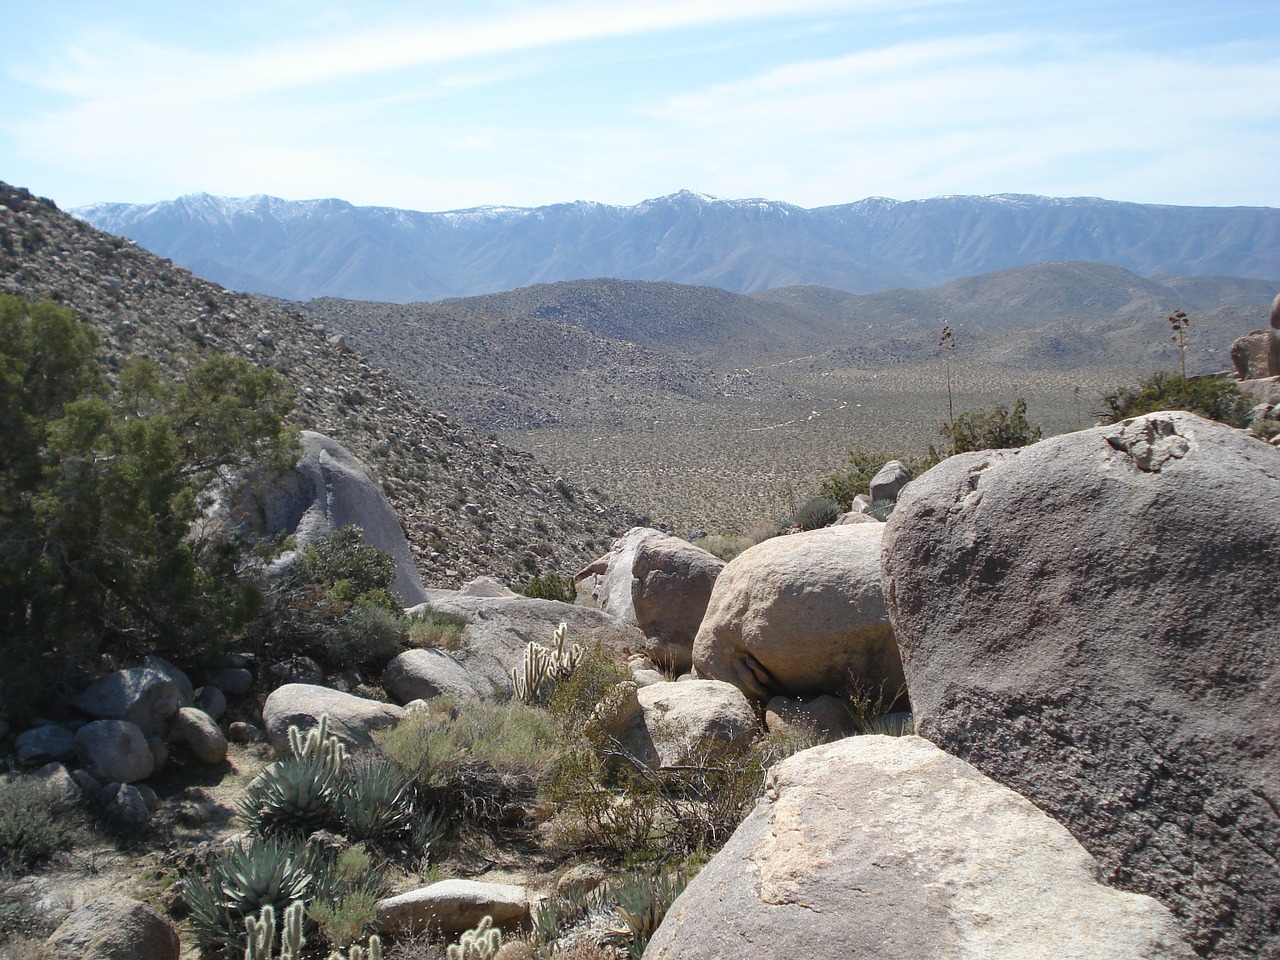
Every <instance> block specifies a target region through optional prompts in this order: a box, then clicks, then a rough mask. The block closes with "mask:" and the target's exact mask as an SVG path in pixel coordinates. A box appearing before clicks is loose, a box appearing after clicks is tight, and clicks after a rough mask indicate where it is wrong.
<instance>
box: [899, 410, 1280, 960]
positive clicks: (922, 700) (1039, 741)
mask: <svg viewBox="0 0 1280 960" xmlns="http://www.w3.org/2000/svg"><path fill="white" fill-rule="evenodd" d="M1277 503H1280V451H1277V450H1275V449H1274V448H1272V447H1270V446H1268V445H1267V444H1264V443H1261V442H1259V441H1258V440H1257V439H1255V438H1253V437H1251V436H1249V435H1247V434H1246V433H1244V432H1243V431H1238V430H1233V429H1231V428H1230V427H1227V426H1224V425H1222V424H1219V423H1214V422H1212V421H1208V420H1204V419H1201V418H1200V417H1197V416H1195V415H1194V414H1190V413H1183V412H1164V413H1152V414H1148V415H1146V416H1142V417H1137V418H1134V419H1131V420H1126V421H1124V422H1122V423H1119V424H1116V425H1113V426H1106V427H1097V428H1094V429H1090V430H1083V431H1080V432H1077V433H1072V434H1067V435H1064V436H1060V437H1053V438H1051V439H1048V440H1044V441H1041V442H1040V443H1037V444H1035V445H1033V446H1030V447H1025V448H1023V449H1021V450H1006V451H987V452H984V453H975V454H965V455H961V456H958V457H952V458H950V459H948V460H945V461H943V463H941V464H939V465H938V466H937V467H935V468H934V469H933V470H930V471H929V472H928V473H926V474H925V475H924V476H922V477H920V478H919V479H918V480H916V481H914V482H913V483H912V484H911V486H910V487H909V488H908V489H907V491H906V492H904V494H903V496H902V499H901V500H900V501H899V503H898V507H897V509H896V511H895V512H894V514H893V517H892V518H891V519H890V521H889V523H888V524H887V529H886V532H885V538H884V568H885V592H886V596H887V598H888V601H889V609H890V614H891V616H892V618H893V624H894V630H895V632H896V634H897V636H898V642H899V644H900V646H901V648H902V656H903V661H904V665H905V667H906V673H907V682H908V685H909V686H910V689H911V701H912V705H913V707H914V708H915V711H916V724H917V728H918V730H919V731H920V732H921V733H922V734H923V735H924V736H926V737H928V738H929V739H930V740H932V741H934V742H935V743H937V744H938V745H939V746H940V747H942V748H943V749H944V750H947V751H948V752H950V753H953V754H955V755H957V756H959V757H962V758H964V759H966V760H968V761H969V762H971V763H973V765H974V766H976V767H978V768H979V769H980V770H982V771H983V772H984V773H986V774H988V775H989V776H991V777H993V778H995V779H997V780H999V781H1000V782H1002V783H1005V784H1007V785H1009V786H1010V787H1012V788H1013V789H1015V790H1017V791H1019V792H1020V793H1022V794H1023V795H1024V796H1026V797H1028V798H1029V799H1030V800H1032V801H1033V802H1034V803H1035V804H1036V805H1037V806H1039V807H1040V808H1041V809H1043V810H1045V811H1046V812H1047V813H1049V814H1050V815H1051V816H1053V817H1055V818H1056V819H1058V820H1059V821H1060V822H1061V823H1063V824H1064V825H1066V826H1067V827H1068V828H1069V829H1070V830H1071V832H1072V833H1073V834H1074V835H1075V836H1077V837H1078V838H1079V839H1080V841H1081V842H1082V843H1083V844H1084V846H1085V847H1086V848H1087V849H1089V851H1090V852H1091V853H1092V854H1093V855H1094V856H1095V857H1097V859H1098V862H1099V864H1100V867H1101V869H1102V871H1103V873H1102V876H1103V878H1104V879H1107V880H1110V881H1114V882H1116V883H1118V884H1121V885H1124V886H1126V887H1128V888H1131V889H1135V890H1138V891H1140V892H1144V893H1149V894H1151V895H1152V896H1154V897H1156V898H1157V899H1159V900H1161V901H1162V902H1163V903H1165V904H1166V905H1167V906H1168V907H1169V908H1170V909H1171V910H1173V912H1174V914H1175V915H1177V916H1178V917H1179V918H1180V920H1181V921H1182V922H1183V924H1184V925H1185V929H1186V930H1187V931H1189V933H1188V937H1189V939H1190V940H1191V943H1192V945H1193V946H1194V947H1195V948H1196V949H1197V950H1198V951H1199V952H1202V953H1203V954H1204V955H1205V956H1223V957H1245V956H1249V957H1253V956H1273V957H1274V956H1280V871H1277V870H1276V860H1275V856H1276V851H1277V850H1280V810H1278V809H1277V807H1278V804H1277V798H1280V725H1277V724H1276V723H1275V722H1274V718H1276V717H1278V716H1280V617H1277V611H1278V610H1280V577H1277V576H1276V571H1277V570H1280V510H1277V509H1276V505H1277ZM1261 718H1267V719H1265V720H1262V719H1261ZM1267 951H1270V952H1269V953H1268V952H1267Z"/></svg>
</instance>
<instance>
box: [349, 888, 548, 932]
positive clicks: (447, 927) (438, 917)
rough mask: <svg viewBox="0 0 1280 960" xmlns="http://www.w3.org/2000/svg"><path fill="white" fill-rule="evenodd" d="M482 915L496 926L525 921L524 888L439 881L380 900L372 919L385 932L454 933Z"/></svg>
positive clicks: (467, 926)
mask: <svg viewBox="0 0 1280 960" xmlns="http://www.w3.org/2000/svg"><path fill="white" fill-rule="evenodd" d="M485 917H491V918H492V919H493V922H494V924H495V925H497V926H499V927H502V926H507V925H510V924H513V923H520V922H522V921H524V920H527V919H528V917H529V898H528V895H527V894H526V892H525V889H524V887H519V886H516V885H514V884H510V883H482V882H480V881H478V880H441V881H440V882H439V883H433V884H431V885H430V886H426V887H419V888H418V889H416V890H410V891H408V892H407V893H402V894H399V895H397V896H394V897H386V898H385V899H382V900H379V901H378V904H377V919H376V921H375V922H376V924H377V927H378V929H379V930H381V931H382V932H384V933H392V934H399V933H405V932H421V931H424V930H430V931H433V932H439V933H442V934H445V935H456V934H459V933H462V932H463V931H465V930H469V929H471V928H472V927H474V926H475V925H476V924H477V923H479V922H480V921H481V920H483V919H484V918H485Z"/></svg>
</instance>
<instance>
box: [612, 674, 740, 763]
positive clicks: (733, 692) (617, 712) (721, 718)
mask: <svg viewBox="0 0 1280 960" xmlns="http://www.w3.org/2000/svg"><path fill="white" fill-rule="evenodd" d="M623 688H624V689H626V694H627V699H626V700H625V701H623V700H622V698H619V703H617V704H615V709H614V711H613V712H612V715H611V716H610V717H609V718H608V723H607V724H606V727H605V729H606V731H607V732H608V733H609V734H610V735H611V736H612V737H613V738H614V739H615V740H616V741H617V743H618V745H619V746H621V747H622V748H623V749H624V750H626V751H627V753H628V754H630V755H631V757H633V758H634V759H635V760H638V761H639V762H640V763H642V764H644V765H645V766H647V767H649V768H650V769H658V768H661V767H680V766H686V765H689V764H700V763H705V762H706V761H707V760H708V759H709V758H712V757H715V756H719V755H723V754H724V753H729V752H736V751H741V750H745V749H746V748H747V747H748V746H749V745H750V744H751V741H752V740H753V739H755V737H756V736H757V735H758V734H759V733H760V732H761V728H760V724H759V722H758V721H757V720H756V715H755V711H754V710H753V709H752V707H751V704H750V703H748V702H747V699H746V697H744V696H743V695H742V691H740V690H739V689H738V688H737V687H735V686H733V685H732V684H728V683H723V682H721V681H718V680H687V681H684V682H681V683H673V682H670V681H663V682H661V683H653V684H648V685H646V686H643V687H638V688H635V687H633V686H632V685H631V684H624V685H623ZM628 688H629V689H628ZM632 690H634V696H633V695H632Z"/></svg>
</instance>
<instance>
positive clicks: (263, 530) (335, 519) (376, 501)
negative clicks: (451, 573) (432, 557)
mask: <svg viewBox="0 0 1280 960" xmlns="http://www.w3.org/2000/svg"><path fill="white" fill-rule="evenodd" d="M301 439H302V457H301V459H300V460H299V461H298V463H297V466H295V467H294V468H293V470H292V471H291V472H289V473H288V474H287V475H286V476H285V477H283V478H278V479H274V480H264V479H257V480H255V481H254V482H253V483H251V484H249V485H248V487H247V488H246V489H245V491H244V492H243V493H242V494H241V496H240V499H239V501H238V503H237V504H236V506H235V508H234V511H233V516H232V518H231V522H232V524H233V525H234V526H235V527H236V528H237V529H240V530H246V531H252V532H253V533H254V534H256V535H258V536H263V537H272V536H275V535H276V534H279V533H285V534H291V535H293V537H294V541H295V543H296V544H297V547H298V549H301V548H303V547H305V546H306V545H307V544H309V543H312V542H314V541H316V540H319V539H320V538H321V537H325V536H327V535H329V534H331V533H333V532H334V531H335V530H339V529H341V528H342V527H346V526H350V525H352V524H354V525H355V526H357V527H359V528H360V529H361V530H362V531H363V533H364V541H365V543H367V544H369V545H370V546H374V547H377V548H378V549H379V550H383V551H385V552H386V553H388V554H390V555H391V559H392V560H393V561H394V562H395V568H396V579H395V582H394V583H393V584H392V585H391V592H392V593H394V594H395V595H396V596H397V597H398V598H399V599H400V601H401V602H402V603H404V604H405V605H406V606H408V605H413V604H417V603H421V602H423V601H424V600H425V599H426V598H427V595H426V593H425V591H424V590H423V586H422V578H421V576H420V575H419V573H418V569H417V567H416V566H415V565H414V562H413V554H412V553H411V552H410V550H409V540H408V538H407V537H406V536H405V533H404V528H403V527H402V526H401V525H400V518H399V517H397V516H396V512H395V510H394V509H392V507H391V504H390V503H389V502H388V501H387V498H386V496H385V495H384V494H383V492H382V488H381V486H379V484H378V482H377V481H376V480H374V479H373V477H372V476H371V475H370V473H369V471H368V469H366V468H365V466H364V464H362V463H361V462H360V461H359V460H357V459H356V458H355V457H354V456H353V455H352V454H351V453H350V451H348V450H347V448H346V447H344V446H343V445H342V444H340V443H338V441H336V440H331V439H330V438H329V437H326V436H324V435H323V434H319V433H315V432H313V431H311V430H303V431H302V434H301Z"/></svg>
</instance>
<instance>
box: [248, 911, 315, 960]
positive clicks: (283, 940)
mask: <svg viewBox="0 0 1280 960" xmlns="http://www.w3.org/2000/svg"><path fill="white" fill-rule="evenodd" d="M305 911H306V908H305V907H303V905H302V901H300V900H299V901H295V902H294V903H291V904H289V906H287V907H285V911H284V929H283V930H282V931H281V937H280V955H279V957H277V956H276V954H275V949H276V911H275V908H274V907H272V906H271V904H267V905H266V906H265V907H263V908H262V912H261V913H259V914H258V916H257V917H256V918H255V917H245V920H244V926H245V930H246V932H247V933H248V935H249V942H248V945H247V946H246V947H245V951H244V960H298V957H299V956H300V955H301V953H302V945H303V939H302V917H303V914H304V913H305Z"/></svg>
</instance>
